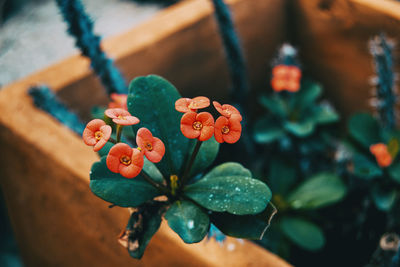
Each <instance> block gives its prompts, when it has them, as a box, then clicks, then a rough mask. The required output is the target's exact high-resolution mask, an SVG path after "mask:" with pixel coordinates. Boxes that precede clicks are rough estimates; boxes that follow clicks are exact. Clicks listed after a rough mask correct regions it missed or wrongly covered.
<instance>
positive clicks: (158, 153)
mask: <svg viewBox="0 0 400 267" xmlns="http://www.w3.org/2000/svg"><path fill="white" fill-rule="evenodd" d="M136 143H137V145H138V148H140V149H139V150H141V151H142V152H143V153H144V155H145V156H146V158H147V159H148V160H150V161H151V162H153V163H157V162H160V161H161V159H162V158H163V156H164V154H165V146H164V143H163V142H162V141H161V140H160V139H159V138H157V137H153V134H152V133H151V132H150V131H149V130H148V129H146V128H140V129H139V130H138V131H137V134H136Z"/></svg>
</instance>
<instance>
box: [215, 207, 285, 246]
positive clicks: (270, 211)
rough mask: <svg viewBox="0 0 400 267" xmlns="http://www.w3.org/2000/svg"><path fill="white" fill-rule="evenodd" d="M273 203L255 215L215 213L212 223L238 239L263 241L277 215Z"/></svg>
mask: <svg viewBox="0 0 400 267" xmlns="http://www.w3.org/2000/svg"><path fill="white" fill-rule="evenodd" d="M276 212H277V211H276V208H275V207H274V206H273V205H272V203H271V202H270V203H268V205H267V207H266V208H265V210H264V211H262V212H261V213H258V214H255V215H233V214H230V213H227V212H213V213H211V215H210V219H211V222H212V223H213V224H214V225H215V226H216V227H217V228H218V229H219V230H220V231H221V232H222V233H224V234H226V235H229V236H233V237H236V238H246V239H258V240H261V239H262V238H263V236H264V234H265V232H266V230H267V229H268V227H269V225H270V223H271V220H272V217H273V216H274V215H275V214H276Z"/></svg>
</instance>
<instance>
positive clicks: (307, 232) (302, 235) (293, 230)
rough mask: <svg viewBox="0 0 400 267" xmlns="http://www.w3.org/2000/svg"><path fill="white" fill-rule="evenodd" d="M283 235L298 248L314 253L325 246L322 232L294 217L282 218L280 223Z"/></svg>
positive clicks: (309, 223) (316, 227)
mask: <svg viewBox="0 0 400 267" xmlns="http://www.w3.org/2000/svg"><path fill="white" fill-rule="evenodd" d="M280 226H281V229H282V231H283V233H284V234H285V235H286V236H287V237H288V238H289V239H290V240H292V241H293V243H295V244H296V245H298V246H299V247H301V248H303V249H306V250H310V251H316V250H319V249H321V248H322V247H323V246H324V245H325V237H324V233H323V232H322V230H321V229H320V228H319V227H318V226H317V225H315V224H313V223H311V222H309V221H306V220H303V219H300V218H295V217H283V218H282V220H281V223H280Z"/></svg>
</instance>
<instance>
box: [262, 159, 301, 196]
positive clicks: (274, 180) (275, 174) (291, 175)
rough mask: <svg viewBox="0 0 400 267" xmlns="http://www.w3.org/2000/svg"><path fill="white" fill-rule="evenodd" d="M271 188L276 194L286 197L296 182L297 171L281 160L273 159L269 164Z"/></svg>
mask: <svg viewBox="0 0 400 267" xmlns="http://www.w3.org/2000/svg"><path fill="white" fill-rule="evenodd" d="M269 166H270V167H269V176H268V181H270V186H271V190H272V192H274V194H281V195H286V193H287V192H288V191H289V189H290V188H291V187H292V185H293V184H294V182H295V180H296V170H295V168H294V167H293V166H291V165H290V164H289V163H287V162H285V161H284V160H283V159H280V158H273V159H271V162H270V164H269Z"/></svg>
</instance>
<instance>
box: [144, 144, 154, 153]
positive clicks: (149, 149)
mask: <svg viewBox="0 0 400 267" xmlns="http://www.w3.org/2000/svg"><path fill="white" fill-rule="evenodd" d="M144 147H145V148H146V149H147V150H148V151H152V150H153V145H152V144H151V143H150V142H146V144H145V145H144Z"/></svg>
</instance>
